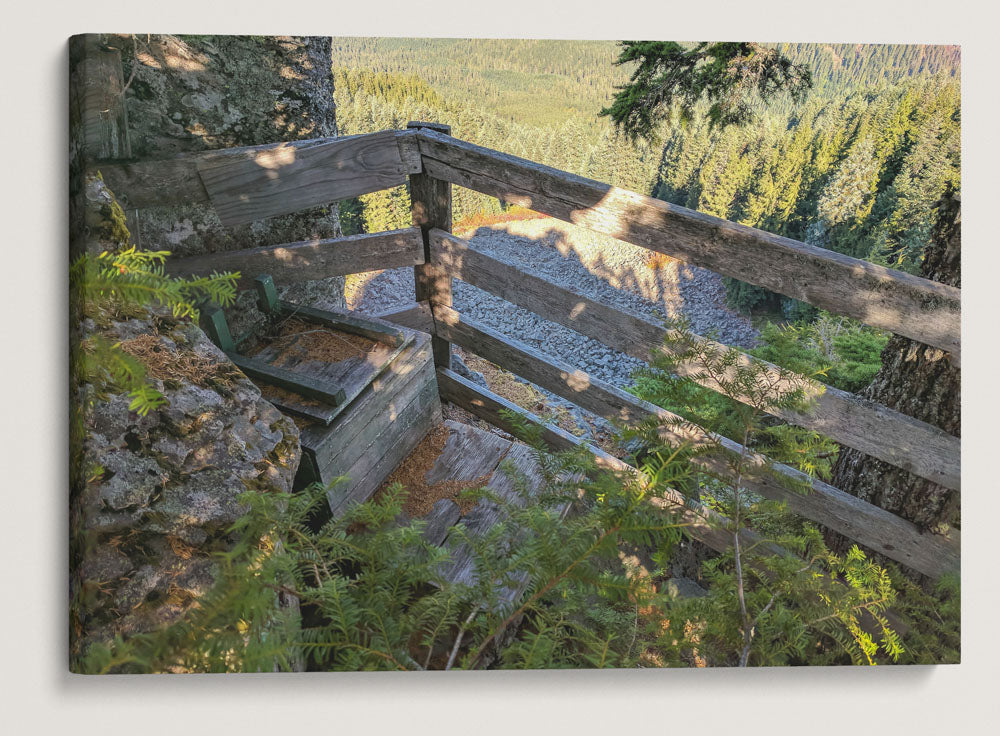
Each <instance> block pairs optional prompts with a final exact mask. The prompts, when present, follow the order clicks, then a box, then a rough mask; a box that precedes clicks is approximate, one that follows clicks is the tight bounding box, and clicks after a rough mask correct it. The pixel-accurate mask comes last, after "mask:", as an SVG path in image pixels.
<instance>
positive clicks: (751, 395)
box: [628, 321, 903, 666]
mask: <svg viewBox="0 0 1000 736" xmlns="http://www.w3.org/2000/svg"><path fill="white" fill-rule="evenodd" d="M670 327H671V328H672V329H671V330H670V331H669V333H668V336H667V338H666V339H665V346H664V350H662V351H661V352H660V353H659V354H658V355H657V356H656V357H655V358H654V360H653V362H652V364H651V367H650V368H649V369H647V370H644V371H642V372H641V374H640V382H639V386H640V389H639V391H638V393H640V395H643V397H644V398H646V399H648V400H652V401H654V402H657V403H661V404H663V405H665V406H670V407H672V408H675V409H676V408H677V407H678V404H680V411H681V413H682V414H683V415H684V417H685V418H683V419H682V420H679V421H678V424H687V423H688V422H692V421H693V422H694V423H696V424H697V425H699V426H701V427H705V428H707V429H709V430H711V431H712V432H713V433H715V434H713V435H711V437H719V436H720V435H721V436H728V437H732V438H734V439H735V440H736V441H737V442H738V443H739V448H740V449H739V450H738V451H734V450H733V449H732V447H724V446H723V444H722V443H721V441H718V440H715V441H713V440H710V441H708V442H706V443H703V444H702V445H701V446H699V447H698V448H696V449H693V450H691V451H690V452H689V454H688V456H689V457H690V458H691V459H692V460H699V459H700V460H702V461H704V460H705V459H706V458H712V459H715V460H716V462H709V463H705V462H699V463H698V467H699V468H700V472H699V473H698V474H697V475H696V477H695V478H694V482H693V483H691V482H688V483H685V484H682V485H679V486H678V488H679V490H682V491H683V492H685V493H686V494H687V495H688V496H690V497H691V498H692V500H694V501H697V502H698V503H700V504H703V505H704V506H706V507H708V508H711V509H713V510H715V511H717V512H719V513H720V514H722V515H724V517H725V519H726V521H725V522H724V525H723V528H724V529H725V530H726V531H727V533H729V534H730V536H731V538H732V547H731V549H730V551H729V552H728V553H727V554H725V555H721V556H719V557H716V558H714V559H712V560H711V561H709V562H708V563H707V564H706V566H705V570H704V574H705V577H706V579H707V581H708V582H709V584H710V588H709V594H708V595H707V596H705V597H704V598H692V599H681V600H680V601H679V602H676V603H674V604H672V605H671V606H670V607H669V608H668V609H667V611H666V612H665V613H664V616H665V619H666V621H667V624H666V625H665V626H664V627H663V631H662V633H661V634H660V636H658V638H657V642H658V644H659V645H660V646H661V648H665V650H666V651H670V647H666V646H665V645H666V644H667V643H668V642H670V643H674V646H675V648H676V647H679V649H675V651H674V652H673V654H674V657H675V658H680V657H681V656H682V653H683V651H685V648H686V650H687V651H689V652H690V651H697V652H698V653H699V656H700V657H703V658H705V659H707V660H708V661H709V662H710V663H713V664H730V665H739V666H747V665H749V664H758V665H777V664H802V663H807V662H808V663H832V662H835V661H837V657H838V656H840V655H843V654H846V655H847V656H849V657H850V660H851V661H852V662H853V663H855V664H860V663H865V664H875V663H876V661H877V659H878V658H879V657H880V656H881V657H884V658H886V659H887V660H889V661H896V660H897V659H898V658H899V656H900V655H901V654H902V653H903V646H902V643H901V641H900V639H899V636H898V635H897V634H896V632H895V631H894V630H893V628H892V627H891V626H890V624H889V621H888V619H887V617H886V615H885V614H886V611H887V610H888V608H889V607H890V606H891V605H892V604H893V602H894V601H895V591H894V588H893V585H892V583H891V580H890V577H889V574H888V572H887V571H885V570H884V569H882V568H881V567H880V566H878V565H877V564H875V563H873V562H872V561H870V560H868V559H867V558H866V556H865V554H864V553H863V552H862V551H861V550H860V549H858V548H857V547H856V546H855V547H854V548H852V549H851V550H850V551H849V552H848V554H847V555H845V556H844V557H838V556H837V555H834V554H833V553H831V552H830V551H829V550H828V549H827V548H826V546H825V544H824V543H823V538H822V535H821V534H820V532H819V531H818V530H817V529H815V528H814V527H812V526H810V525H808V524H804V523H801V522H799V521H797V520H795V519H794V518H793V517H791V516H789V515H788V514H787V513H786V512H785V508H784V505H783V504H781V503H778V502H774V501H769V500H767V499H763V498H760V497H758V496H756V495H755V494H753V493H751V492H749V491H748V489H747V488H746V487H745V485H744V483H745V479H746V478H747V477H748V475H749V474H750V473H751V472H761V471H762V470H763V471H764V472H768V473H770V474H771V475H772V476H773V477H774V479H775V480H778V481H780V482H782V483H783V484H785V485H786V486H788V487H789V488H791V489H792V490H793V491H796V492H800V493H807V492H808V491H809V484H808V477H809V476H816V475H820V476H825V475H827V474H828V473H829V470H830V457H831V456H832V455H834V454H835V452H834V451H835V445H833V443H832V442H830V441H829V440H828V439H826V438H824V437H822V436H820V435H818V434H816V433H815V432H811V431H808V430H803V429H800V428H796V427H790V426H788V425H783V424H778V423H774V422H773V421H770V418H769V415H770V414H772V413H773V412H774V411H775V410H777V409H785V408H787V409H798V410H804V409H806V408H807V403H806V401H805V395H806V394H805V390H804V389H805V387H806V381H807V380H808V379H804V378H801V377H798V376H797V375H796V374H795V373H793V372H792V371H790V370H787V369H784V368H779V369H778V370H777V371H776V372H775V371H773V370H770V369H768V368H767V367H765V366H764V364H762V363H761V362H759V361H756V360H751V361H749V362H744V361H743V360H741V358H740V354H739V352H738V351H737V350H735V349H726V348H723V347H721V346H718V345H715V344H712V343H709V342H707V341H703V340H701V339H699V338H697V336H695V335H693V334H692V333H691V332H690V329H689V327H688V325H687V324H686V323H685V322H684V321H677V322H674V323H672V324H671V325H670ZM706 381H710V382H711V383H712V384H714V385H715V386H717V387H718V389H719V391H720V392H721V394H722V395H723V399H722V400H721V401H720V399H719V398H713V396H714V394H713V392H711V391H709V390H707V389H705V388H703V387H702V386H701V385H700V384H701V383H704V382H706ZM736 397H739V401H736V400H735V399H736ZM690 426H691V427H692V428H694V424H692V425H690ZM656 430H657V428H656V426H655V425H646V426H645V427H641V428H638V429H636V430H632V431H631V432H630V433H628V434H630V435H631V436H632V437H633V438H638V439H640V440H641V441H642V446H643V453H642V454H643V457H642V458H640V463H639V464H640V467H641V468H642V469H643V470H644V471H646V472H647V473H650V474H652V475H654V476H655V475H656V474H658V473H659V472H661V467H662V458H663V457H664V455H665V453H666V452H667V451H668V450H669V449H670V447H669V446H664V443H663V440H662V439H661V435H660V434H659V433H658V432H657V431H656ZM765 453H766V455H767V456H768V457H769V458H770V459H771V460H774V461H778V462H784V463H787V464H789V465H792V466H793V467H796V468H797V469H799V470H800V471H802V472H803V473H804V474H805V476H804V477H803V478H802V479H801V480H796V479H795V478H794V477H791V476H788V475H786V474H783V473H778V472H776V471H774V470H773V468H771V466H770V465H769V462H768V461H766V460H764V459H763V457H762V455H763V454H765ZM712 521H713V523H716V524H717V523H718V521H717V520H712ZM747 532H749V533H751V534H752V536H747V534H746V533H747ZM776 546H780V549H781V551H780V552H778V553H777V554H776V553H775V549H776ZM873 631H874V632H875V634H874V635H873V633H872V632H873Z"/></svg>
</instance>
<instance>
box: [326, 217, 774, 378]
mask: <svg viewBox="0 0 1000 736" xmlns="http://www.w3.org/2000/svg"><path fill="white" fill-rule="evenodd" d="M462 235H463V236H464V237H466V238H468V239H469V241H470V243H471V244H472V245H473V247H475V248H477V249H479V250H482V251H483V252H485V253H487V254H489V255H491V256H493V257H494V258H496V259H498V260H501V261H504V262H506V263H510V264H512V265H515V266H519V267H521V268H522V269H523V270H525V271H527V272H529V273H533V274H536V275H538V276H541V277H543V278H546V279H549V280H551V281H553V282H555V283H557V284H560V285H562V286H565V287H567V288H570V289H573V290H574V291H579V292H580V293H582V294H586V295H587V296H589V297H590V298H592V299H595V300H597V301H600V302H603V303H605V304H608V305H610V306H615V307H620V308H624V309H626V310H629V311H632V312H635V313H637V314H640V315H643V316H645V317H647V318H651V319H654V320H655V319H658V318H662V316H663V315H666V316H668V317H675V316H677V315H679V314H684V315H686V316H687V318H688V319H689V320H690V321H691V324H692V328H693V329H694V331H695V332H697V333H698V334H701V335H704V334H707V333H710V332H712V331H713V330H714V331H715V336H716V339H718V340H720V341H721V342H724V343H727V344H730V345H738V346H741V347H751V346H753V345H754V344H755V340H756V337H757V332H756V330H754V329H753V327H752V325H751V324H750V321H749V319H747V318H746V317H744V316H742V315H740V314H737V313H735V312H733V311H732V310H730V309H728V308H727V307H726V306H725V305H724V302H723V297H724V295H725V288H724V287H723V285H722V279H721V277H720V276H718V275H717V274H714V273H712V272H711V271H706V270H704V269H702V268H696V267H694V266H688V265H682V264H678V263H669V264H667V265H665V266H664V267H662V268H660V269H657V270H653V269H650V268H649V267H648V266H647V265H646V261H647V258H648V254H649V251H647V250H645V249H644V248H639V247H637V246H633V245H629V244H628V243H623V242H621V241H619V240H615V239H614V238H611V237H608V236H605V235H599V234H597V233H593V232H590V231H589V230H585V229H583V228H578V227H575V226H573V225H570V224H568V223H565V222H563V221H561V220H555V219H550V218H545V219H538V220H524V221H520V222H510V223H504V224H502V225H494V226H491V227H480V228H478V229H477V230H476V231H475V233H462ZM346 298H347V305H348V307H349V308H351V309H357V310H358V311H361V312H366V313H368V314H377V313H380V312H385V311H389V310H392V309H402V308H404V307H406V306H407V305H408V304H411V303H412V302H413V269H412V268H402V269H393V270H387V271H381V272H373V273H371V274H364V275H362V276H359V277H353V278H351V279H349V280H348V284H347V287H346ZM454 304H455V308H456V309H458V310H459V311H461V312H463V313H465V314H467V315H469V316H470V317H471V318H472V319H475V320H476V321H478V322H481V323H483V324H486V325H488V326H490V327H492V328H493V329H495V330H497V331H499V332H502V333H504V334H507V335H512V336H515V337H517V339H519V340H521V341H523V342H525V343H528V344H529V345H532V346H534V347H536V348H538V349H540V350H542V351H544V352H546V353H548V354H550V355H553V356H555V357H558V358H561V359H562V360H564V361H566V362H567V363H570V364H571V365H575V366H579V367H580V368H583V369H584V370H586V371H587V372H588V373H591V374H593V375H595V376H597V377H598V378H600V379H602V380H605V381H608V382H609V383H612V384H615V385H617V386H623V387H624V386H627V385H629V384H630V383H631V379H630V377H631V375H632V372H633V371H634V370H635V369H636V368H638V367H640V366H641V365H642V363H641V362H640V361H638V360H636V359H635V358H631V357H629V356H627V355H625V354H624V353H619V352H617V351H614V350H611V349H610V348H608V347H606V346H604V345H602V344H601V343H599V342H597V341H596V340H591V339H590V338H587V337H583V336H582V335H580V334H579V333H577V332H575V331H573V330H570V329H568V328H566V327H562V326H561V325H557V324H555V323H553V322H549V321H548V320H544V319H542V318H540V317H538V316H537V315H535V314H533V313H532V312H528V311H527V310H524V309H520V308H519V307H515V306H514V305H512V304H510V303H508V302H505V301H504V300H502V299H499V298H498V297H494V296H493V295H492V294H488V293H486V292H484V291H481V290H480V289H477V288H475V287H472V286H469V285H468V284H466V283H463V282H462V281H458V280H456V281H455V285H454Z"/></svg>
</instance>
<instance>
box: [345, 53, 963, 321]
mask: <svg viewBox="0 0 1000 736" xmlns="http://www.w3.org/2000/svg"><path fill="white" fill-rule="evenodd" d="M738 46H742V44H730V45H720V46H719V52H720V56H719V59H724V58H729V59H730V60H732V59H735V58H736V57H737V56H739V55H740V54H741V53H742V51H741V50H740V49H735V50H734V47H738ZM723 47H725V48H723ZM707 48H708V47H707V46H706V47H705V48H704V49H702V52H699V53H703V52H706V50H707ZM755 49H756V50H755V51H754V52H753V58H754V60H755V61H754V63H755V64H764V65H765V66H767V65H770V66H772V67H773V66H774V64H776V63H777V62H776V61H775V60H776V59H777V58H778V56H780V54H778V52H779V51H780V52H781V53H782V54H784V58H785V59H786V60H787V61H789V62H790V63H791V64H792V66H793V67H795V68H798V67H800V66H801V65H803V64H806V65H808V66H809V68H810V70H811V76H812V79H813V82H814V86H815V88H814V90H813V91H812V92H810V93H809V94H808V96H807V98H806V99H805V101H804V102H803V103H801V104H799V105H792V104H791V102H790V101H789V100H785V99H784V98H785V97H788V96H787V95H778V96H776V97H775V96H772V99H771V102H770V103H769V104H768V105H766V106H764V105H759V106H758V107H757V108H755V109H754V112H755V114H756V115H757V116H758V118H759V124H758V125H755V126H729V127H725V128H721V129H720V128H719V126H718V125H716V126H714V127H713V125H712V124H711V120H712V118H711V112H710V107H711V105H710V103H709V102H707V101H702V102H700V103H697V104H695V105H694V107H693V108H692V109H691V111H690V112H691V120H690V122H689V123H687V124H686V125H681V124H680V123H677V122H675V123H674V124H671V125H668V126H666V127H665V128H664V131H663V133H664V136H663V137H664V143H663V145H662V146H653V145H651V144H649V143H647V142H644V141H639V142H630V141H629V140H628V139H627V137H625V136H621V137H619V136H617V135H616V134H615V133H614V130H613V127H614V126H613V124H612V123H611V122H609V121H608V120H607V118H599V117H598V116H597V112H598V111H599V110H600V109H601V108H603V107H607V105H608V103H609V102H610V101H611V100H610V96H611V94H612V93H613V90H614V88H615V87H616V86H621V85H622V84H624V83H625V82H626V81H627V77H626V73H627V72H626V70H625V68H624V67H618V66H615V65H614V63H613V61H614V58H615V55H616V46H615V45H614V44H613V43H610V42H564V41H530V40H514V41H510V40H476V41H471V40H462V39H459V40H456V39H335V40H334V56H335V63H336V65H337V67H338V71H337V74H338V80H340V81H339V82H338V84H337V86H336V92H335V94H336V101H337V115H338V123H339V125H340V127H341V132H343V133H345V134H355V133H365V132H371V131H375V130H382V129H385V128H401V127H403V126H404V125H405V124H406V122H407V121H409V120H437V121H439V122H444V123H448V124H450V125H451V126H452V129H453V132H454V134H455V135H456V136H458V137H460V138H463V139H465V140H469V141H471V142H473V143H478V144H480V145H484V146H487V147H490V148H494V149H497V150H500V151H505V152H508V153H512V154H514V155H517V156H522V157H524V158H528V159H531V160H533V161H538V162H540V163H544V164H547V165H550V166H554V167H556V168H559V169H563V170H565V171H569V172H571V173H575V174H579V175H582V176H586V177H589V178H593V179H597V180H599V181H604V182H608V183H609V184H613V185H615V186H619V187H623V188H626V189H631V190H633V191H637V192H639V193H642V194H653V195H654V196H656V197H659V198H661V199H664V200H666V201H669V202H672V203H675V204H680V205H683V206H686V207H690V208H693V209H698V210H701V211H703V212H708V213H710V214H713V215H717V216H719V217H724V218H727V219H730V220H734V221H737V222H740V223H743V224H746V225H752V226H755V227H760V228H762V229H765V230H768V231H771V232H774V233H777V234H779V235H785V236H788V237H792V238H795V239H798V240H804V241H806V242H808V243H811V244H814V245H818V246H821V247H825V248H832V249H834V250H837V251H839V252H842V253H847V254H849V255H852V256H855V257H859V258H869V259H872V260H875V261H877V262H881V263H886V264H888V265H893V266H895V267H898V268H903V269H906V270H911V271H913V270H915V268H916V267H917V266H918V265H919V262H920V259H921V257H922V250H923V248H924V247H925V246H926V244H927V242H929V241H928V238H929V235H928V233H929V230H928V226H927V223H929V222H933V218H934V208H935V207H936V202H937V198H938V196H939V194H940V192H941V191H942V187H944V186H945V185H946V184H947V183H948V182H955V181H957V178H958V171H959V151H958V141H959V132H960V124H959V113H958V110H959V87H958V81H957V79H956V78H955V73H956V71H957V67H958V61H959V59H958V49H957V48H956V47H944V46H916V45H911V46H888V45H878V46H874V45H867V46H854V45H844V44H834V45H815V44H793V45H783V46H780V47H779V46H776V45H773V44H761V45H759V46H757V47H755ZM733 54H735V55H736V56H734V55H733ZM775 54H778V56H775ZM717 61H718V60H717ZM696 66H697V65H696ZM738 66H739V65H738ZM779 67H780V65H779ZM700 68H703V69H709V68H711V65H710V64H707V63H703V64H702V65H701V67H700ZM752 68H753V65H748V66H746V67H745V68H743V67H740V69H739V71H738V74H737V76H736V77H732V78H729V80H730V81H734V80H735V79H739V78H740V77H739V75H740V74H750V73H751V69H752ZM772 71H775V72H780V69H779V68H778V67H774V68H773V69H772ZM757 72H760V73H761V74H762V76H760V77H759V78H758V77H753V78H752V79H759V80H761V81H763V82H764V83H765V86H766V85H767V84H769V83H770V82H768V81H767V80H768V79H771V80H772V81H773V79H772V78H771V77H769V76H768V75H767V74H765V73H764V71H763V70H761V69H760V68H757V70H756V72H754V73H757ZM701 73H702V72H699V74H701ZM414 75H416V76H417V77H418V78H419V79H418V78H415V77H414ZM934 75H937V76H934ZM742 81H746V79H743V80H742ZM751 81H752V80H751ZM734 83H735V82H734ZM755 94H756V93H755ZM734 104H737V103H734ZM841 184H844V185H845V186H846V185H847V184H850V186H848V187H847V188H846V189H842V188H841V186H840V185H841ZM453 197H454V203H453V210H454V218H455V220H456V221H460V220H462V219H464V218H467V217H470V216H474V215H476V214H478V213H484V214H487V215H489V214H497V213H499V212H500V211H501V210H502V208H503V205H502V204H501V203H500V202H498V201H497V200H496V199H493V198H491V197H487V196H485V195H482V194H479V193H477V192H473V191H470V190H467V189H463V188H461V187H453ZM848 199H849V200H850V201H847V200H848ZM360 201H361V202H362V211H360V212H359V213H356V216H352V215H351V212H350V211H348V213H347V219H348V221H349V224H348V229H350V230H351V231H352V232H354V231H357V232H360V230H355V228H359V227H360V228H367V229H369V230H374V229H380V228H382V227H385V226H387V225H390V224H392V225H395V226H398V225H399V224H407V223H408V222H409V211H408V206H409V202H408V199H407V198H406V197H405V194H403V193H402V190H400V193H399V194H396V195H389V194H387V193H376V194H372V195H365V196H363V197H361V200H360ZM821 205H822V207H821ZM848 205H850V206H848ZM821 209H822V213H821V212H820V210H821ZM366 210H370V211H371V212H370V214H368V213H367V212H366ZM824 215H826V216H829V218H830V219H831V221H830V222H828V221H827V219H824ZM832 220H836V222H832ZM726 284H727V292H728V301H729V304H730V306H733V307H734V308H736V309H739V310H740V311H744V312H749V311H751V310H755V311H778V309H779V308H781V309H783V310H784V312H785V314H786V316H787V317H788V318H790V319H808V318H811V317H813V316H814V311H813V310H812V308H811V307H808V306H807V305H803V304H801V303H798V302H794V300H790V299H787V298H784V297H779V296H778V295H776V294H773V293H771V292H769V291H767V290H765V289H762V288H761V287H758V286H752V285H749V284H743V283H740V282H738V281H736V280H735V279H726Z"/></svg>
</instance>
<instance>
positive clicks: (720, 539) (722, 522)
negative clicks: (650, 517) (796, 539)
mask: <svg viewBox="0 0 1000 736" xmlns="http://www.w3.org/2000/svg"><path fill="white" fill-rule="evenodd" d="M437 380H438V389H439V390H440V391H441V398H442V399H444V400H445V401H450V402H451V403H453V404H454V405H455V406H458V407H461V408H463V409H465V410H466V411H468V412H471V413H472V414H474V415H475V416H477V417H479V418H480V419H482V420H484V421H486V422H489V423H490V424H492V425H493V426H495V427H500V428H501V429H504V430H506V431H508V432H510V433H512V434H516V431H517V429H516V427H515V426H514V425H513V423H511V422H510V420H508V419H507V417H505V416H504V415H503V414H502V413H501V412H502V411H505V412H510V413H512V414H515V415H517V416H519V417H520V418H521V419H522V420H523V421H525V422H526V423H527V424H529V425H533V426H535V427H538V428H540V429H541V438H542V441H543V442H545V444H546V445H548V446H549V447H550V448H552V449H553V450H557V451H558V450H571V449H573V448H575V447H579V446H581V445H583V446H586V447H587V449H588V450H589V451H590V452H591V453H592V454H593V455H594V456H595V458H596V459H597V463H598V465H600V466H603V467H605V468H608V469H609V470H614V471H618V472H625V473H631V474H634V473H637V472H638V471H637V470H636V469H635V468H634V467H632V466H631V465H629V464H628V463H626V462H624V461H623V460H619V459H618V458H616V457H615V456H614V455H611V454H609V453H607V452H605V451H604V450H602V449H600V448H599V447H596V446H594V445H590V444H588V443H586V442H584V441H583V440H581V439H580V438H579V437H574V436H573V435H571V434H570V433H569V432H566V431H565V430H562V429H560V428H559V427H556V426H555V425H552V424H549V423H547V422H545V421H543V420H542V419H541V418H539V417H537V416H535V415H534V414H532V413H531V412H529V411H526V410H525V409H522V408H521V407H519V406H518V405H517V404H512V403H511V402H509V401H507V400H506V399H504V398H503V397H501V396H498V395H497V394H495V393H493V392H492V391H490V390H488V389H483V388H482V387H480V386H477V385H475V384H474V383H472V382H471V381H468V380H467V379H465V378H463V377H462V376H460V375H458V374H457V373H455V372H454V371H451V370H448V369H445V368H438V371H437ZM665 495H666V499H667V503H668V504H669V507H670V509H671V510H672V511H674V512H676V513H678V514H679V515H680V517H681V520H682V521H683V522H684V523H686V524H687V525H688V526H687V529H688V531H689V532H691V535H692V536H693V537H694V538H695V539H697V540H698V541H700V542H703V543H704V544H707V545H708V546H709V547H711V548H712V549H714V550H716V551H717V552H727V551H728V550H729V548H730V547H732V544H733V535H732V533H731V532H729V531H727V530H726V528H725V526H726V521H727V519H726V518H725V517H723V516H722V515H720V514H718V513H716V512H714V511H712V510H710V509H708V508H705V507H704V506H701V505H700V504H692V503H691V502H690V501H689V500H688V499H687V498H685V497H684V495H683V494H681V493H679V492H677V491H669V490H668V491H666V494H665ZM709 520H711V521H712V522H713V523H709ZM740 536H741V540H743V541H744V543H745V544H747V545H750V544H754V543H756V542H758V541H759V539H758V538H757V536H756V535H755V534H754V533H753V532H750V531H748V530H744V531H741V533H740ZM772 551H774V552H776V553H780V552H781V551H782V550H781V549H780V548H778V547H774V548H773V550H772Z"/></svg>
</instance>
